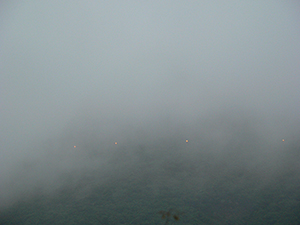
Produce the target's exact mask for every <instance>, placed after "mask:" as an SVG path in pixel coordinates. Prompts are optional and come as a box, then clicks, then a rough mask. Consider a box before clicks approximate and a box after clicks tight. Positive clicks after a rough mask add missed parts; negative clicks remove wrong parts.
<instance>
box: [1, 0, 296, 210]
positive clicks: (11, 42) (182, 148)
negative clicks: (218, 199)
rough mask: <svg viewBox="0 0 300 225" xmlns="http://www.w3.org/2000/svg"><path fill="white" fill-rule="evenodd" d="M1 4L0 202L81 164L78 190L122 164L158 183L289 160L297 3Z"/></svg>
mask: <svg viewBox="0 0 300 225" xmlns="http://www.w3.org/2000/svg"><path fill="white" fill-rule="evenodd" d="M0 6H1V10H0V43H1V45H0V46H1V47H0V51H1V52H0V57H1V60H0V63H1V65H0V143H1V145H0V154H1V157H0V170H1V175H0V202H1V203H0V206H1V208H5V207H8V206H10V205H11V204H12V203H14V202H16V201H17V200H19V199H26V198H30V197H31V196H32V195H34V194H36V193H40V192H41V193H49V194H51V193H54V192H55V191H56V190H59V189H61V188H63V187H65V186H72V185H74V184H75V183H77V182H83V181H80V179H81V178H82V177H84V176H85V177H88V176H87V175H86V174H91V173H93V174H95V173H96V174H97V176H96V175H91V177H92V178H91V180H93V181H90V180H89V181H87V182H85V181H84V182H83V185H82V186H83V187H82V189H81V191H80V192H79V193H81V194H82V195H86V193H88V192H89V189H90V188H91V186H93V185H94V186H95V185H101V184H102V183H105V182H108V181H109V180H114V179H115V180H120V179H124V182H126V179H127V178H128V179H130V176H129V174H135V176H136V179H140V180H143V179H145V180H147V181H145V182H152V184H153V185H152V187H153V189H151V191H152V192H153V193H155V191H156V190H157V186H159V185H161V184H162V183H164V182H169V184H172V185H175V186H176V185H177V186H180V187H181V186H182V185H183V184H182V183H181V181H182V182H183V181H185V179H187V180H188V184H189V185H190V186H189V187H187V189H188V188H192V187H201V186H205V185H211V183H212V180H213V179H214V177H216V176H217V175H216V174H220V173H221V174H222V176H223V177H224V179H226V177H228V176H230V174H232V173H238V172H241V171H252V173H251V174H252V175H251V176H254V177H255V179H257V185H258V186H263V185H265V184H267V183H268V182H269V180H274V179H275V178H276V175H278V174H280V172H281V171H283V170H288V169H289V168H287V167H288V166H290V168H292V169H293V171H297V170H298V169H299V165H298V164H297V163H296V162H295V161H293V158H295V157H290V155H288V154H296V153H291V151H289V149H291V148H299V147H298V146H299V115H300V100H299V99H300V98H299V97H300V88H299V84H300V76H299V72H300V63H299V61H300V42H299V38H300V29H299V25H300V16H299V15H300V14H299V10H300V5H299V4H298V3H296V1H261V2H260V1H249V2H244V1H226V2H221V1H220V2H213V1H148V2H147V1H84V2H83V1H82V2H80V1H48V2H45V1H12V2H8V1H2V2H1V3H0ZM152 161H153V162H152ZM144 163H145V164H144ZM143 165H147V166H149V165H153V167H151V168H150V167H147V168H143ZM228 165H230V166H228ZM162 168H163V171H169V174H167V172H166V173H164V174H160V172H159V171H161V170H162ZM174 174H180V176H179V175H178V176H177V175H176V177H182V180H180V179H179V180H178V179H173V180H172V176H173V175H174ZM297 176H298V175H297ZM95 177H97V179H95ZM166 177H168V178H166ZM86 179H88V178H86ZM95 180H96V181H95ZM84 183H86V185H84ZM236 185H237V186H238V185H240V186H241V187H242V186H243V185H245V184H243V181H240V183H238V182H237V183H236Z"/></svg>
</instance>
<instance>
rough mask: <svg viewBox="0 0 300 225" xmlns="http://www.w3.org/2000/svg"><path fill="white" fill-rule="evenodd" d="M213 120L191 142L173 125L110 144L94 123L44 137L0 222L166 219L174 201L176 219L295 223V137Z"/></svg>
mask: <svg viewBox="0 0 300 225" xmlns="http://www.w3.org/2000/svg"><path fill="white" fill-rule="evenodd" d="M218 124H219V125H218V126H215V125H214V123H209V125H210V126H209V127H213V128H212V129H211V131H210V134H209V135H208V136H207V135H206V136H205V135H204V134H203V133H201V132H200V131H199V132H198V133H197V132H195V130H193V132H192V133H193V134H194V136H193V135H192V133H190V134H189V136H190V137H192V138H191V139H189V142H188V143H186V142H185V138H186V136H185V135H183V133H181V131H180V130H179V131H177V132H175V133H174V132H173V134H172V135H153V133H152V135H151V134H150V133H149V132H148V131H142V132H141V131H139V132H138V134H136V133H135V135H133V136H130V135H131V133H130V132H128V133H129V134H130V135H129V136H128V138H127V139H126V138H124V141H123V142H122V143H118V144H117V145H115V144H114V143H113V142H112V143H111V145H109V143H106V142H105V141H104V140H99V139H98V138H97V137H95V136H94V137H93V133H94V132H95V130H94V129H91V130H90V131H87V130H85V131H84V133H85V135H84V136H83V134H80V133H79V134H75V135H70V134H69V133H70V132H69V133H67V134H66V135H64V136H63V138H61V139H59V140H51V141H49V142H48V149H47V150H46V151H45V152H44V153H43V154H42V157H41V158H36V160H31V162H30V161H29V162H26V163H24V164H23V165H20V167H21V168H22V172H20V171H18V172H17V173H16V174H17V175H16V176H15V178H14V179H21V178H22V179H23V182H21V181H18V180H13V181H11V182H13V183H18V182H19V183H20V184H19V186H18V189H20V190H19V193H18V195H19V198H18V199H17V200H16V199H15V200H16V201H15V203H14V204H13V205H11V206H10V207H6V208H2V210H1V216H0V223H1V224H54V223H55V224H163V221H162V220H161V218H160V216H159V215H158V211H159V210H168V209H169V208H176V209H177V210H179V211H182V212H184V215H182V216H180V221H178V222H177V223H178V224H299V222H300V217H299V215H300V191H299V190H300V179H299V178H300V173H299V163H298V162H299V160H300V156H299V150H300V149H299V145H298V144H299V143H296V142H295V143H286V142H285V143H283V142H278V143H277V144H276V145H275V147H274V145H270V144H268V143H265V142H264V140H263V139H262V138H260V135H259V134H258V132H256V131H255V130H254V129H253V128H252V127H251V126H250V125H249V124H247V123H239V122H236V121H233V120H229V122H224V123H223V124H222V123H219V121H218ZM198 125H200V124H197V125H195V127H197V126H198ZM202 125H203V124H202ZM71 130H73V128H72V129H71ZM71 133H72V132H71ZM133 133H134V132H133ZM204 133H205V132H204ZM221 134H222V135H221ZM135 136H138V137H139V138H138V139H135ZM209 136H210V138H209ZM224 137H225V138H224ZM74 140H77V143H78V147H77V148H74V147H73V146H71V147H73V149H72V148H71V147H70V146H68V145H72V143H74V142H73V141H74ZM125 140H127V141H125ZM220 142H222V143H223V144H222V143H220ZM51 143H52V144H51ZM49 146H52V147H49ZM54 146H56V147H54ZM79 146H82V147H79ZM83 146H84V147H83ZM272 146H273V147H272ZM63 149H64V150H66V151H63ZM59 150H61V151H59ZM25 181H26V182H25ZM30 183H31V184H30ZM26 185H27V187H26ZM22 189H23V190H22ZM15 192H17V190H15Z"/></svg>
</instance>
